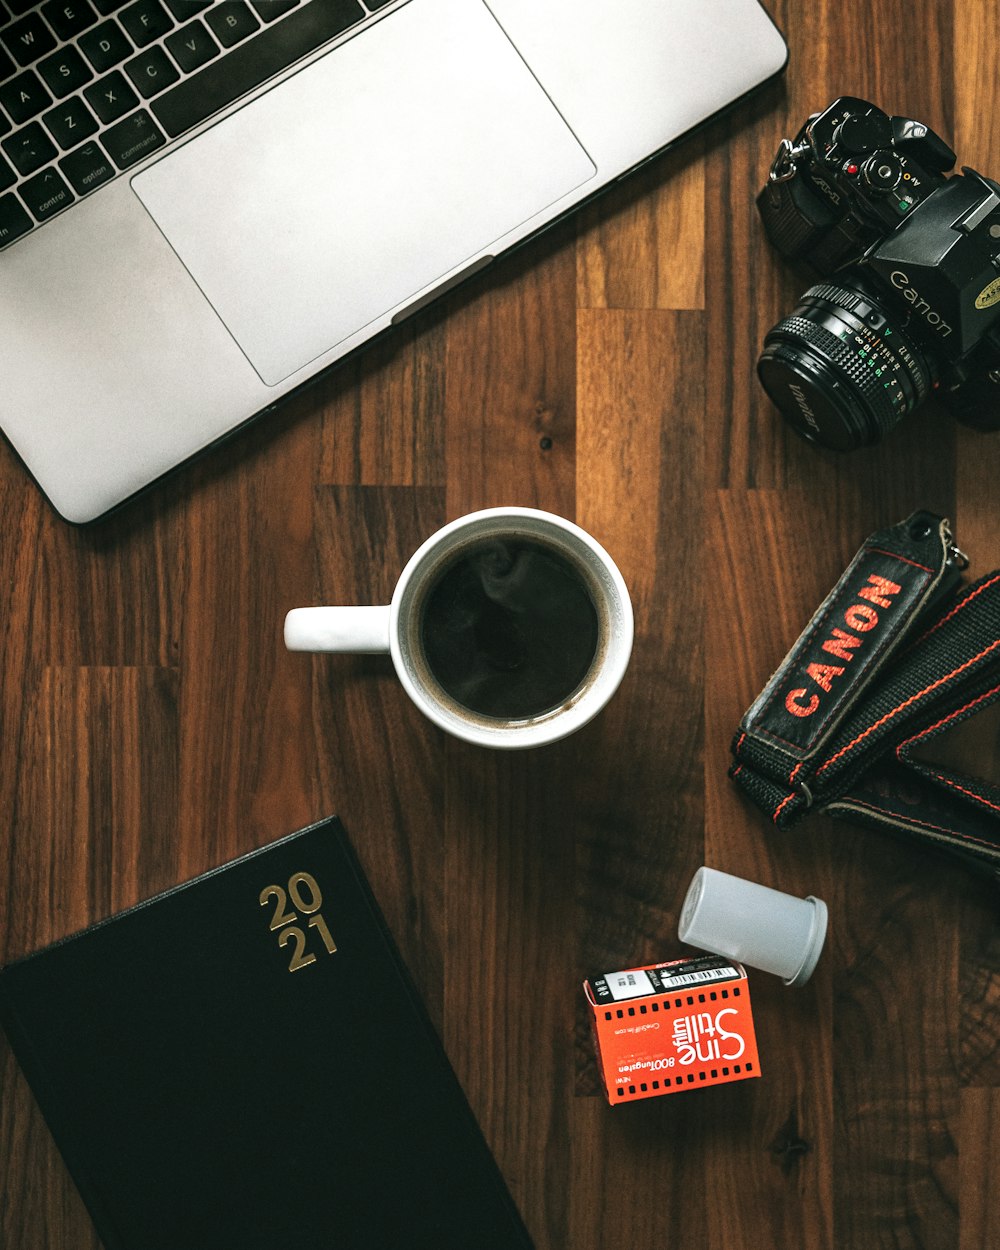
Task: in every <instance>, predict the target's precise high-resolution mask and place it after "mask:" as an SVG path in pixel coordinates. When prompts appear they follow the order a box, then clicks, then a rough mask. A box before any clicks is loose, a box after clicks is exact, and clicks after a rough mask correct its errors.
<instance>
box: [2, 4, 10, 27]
mask: <svg viewBox="0 0 1000 1250" xmlns="http://www.w3.org/2000/svg"><path fill="white" fill-rule="evenodd" d="M9 21H10V14H9V13H8V12H7V7H6V5H5V4H4V3H3V0H0V24H2V23H4V22H9Z"/></svg>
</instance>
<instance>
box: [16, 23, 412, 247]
mask: <svg viewBox="0 0 1000 1250" xmlns="http://www.w3.org/2000/svg"><path fill="white" fill-rule="evenodd" d="M390 3H392V0H364V3H363V4H362V3H360V2H359V0H132V2H131V3H127V2H126V0H43V2H42V3H38V2H37V0H0V248H3V247H5V246H6V245H7V244H9V243H13V242H14V241H15V240H16V239H19V238H21V237H22V235H25V234H27V233H28V231H29V230H32V229H33V228H35V227H36V226H38V225H40V224H41V223H42V222H45V221H48V220H49V218H50V217H54V216H55V215H56V214H57V213H59V212H61V211H62V210H63V209H65V208H68V207H69V206H70V205H71V204H73V203H74V202H75V201H76V200H78V199H79V198H80V197H82V196H84V195H87V194H88V193H89V192H91V191H94V190H96V189H97V188H98V187H100V186H103V184H104V183H106V182H108V181H109V180H110V179H112V178H114V177H116V176H117V175H118V174H119V173H121V172H122V171H124V170H127V169H129V168H130V167H131V166H132V165H135V164H137V163H138V162H139V161H141V160H142V159H143V158H144V157H146V156H147V155H148V154H149V153H150V152H153V151H155V150H156V149H157V148H160V147H163V146H164V145H165V144H166V143H167V142H169V141H170V140H171V139H175V138H177V136H178V135H182V134H184V133H185V132H186V131H188V130H190V129H191V128H192V127H193V126H196V125H198V123H199V122H202V121H204V120H205V119H206V118H208V117H211V116H212V114H213V113H216V112H218V111H219V110H220V109H222V108H225V107H226V106H227V105H229V104H232V103H233V102H234V101H236V100H238V99H239V98H240V96H242V95H245V94H246V93H247V92H248V91H252V90H253V89H254V88H255V87H259V86H260V85H261V84H262V83H264V82H266V81H267V80H268V79H269V78H271V77H273V76H274V75H275V74H277V73H279V72H280V71H281V70H284V69H287V68H288V66H290V65H292V64H294V62H295V61H297V60H299V59H300V58H301V57H303V56H306V55H307V54H308V53H310V52H312V51H314V50H315V49H316V48H318V47H320V46H321V45H322V44H324V43H326V42H327V41H328V40H330V39H332V38H334V37H335V36H336V35H339V34H342V33H343V32H344V31H345V30H348V29H349V28H350V27H352V26H355V25H357V24H358V23H360V22H363V21H364V20H365V19H366V18H368V17H369V16H370V15H371V14H373V13H375V12H376V11H377V10H378V9H381V8H384V7H385V6H386V5H387V4H390Z"/></svg>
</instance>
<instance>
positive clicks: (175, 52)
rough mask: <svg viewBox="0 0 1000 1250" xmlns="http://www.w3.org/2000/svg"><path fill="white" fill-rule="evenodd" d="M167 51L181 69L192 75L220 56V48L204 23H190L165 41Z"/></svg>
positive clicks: (168, 36)
mask: <svg viewBox="0 0 1000 1250" xmlns="http://www.w3.org/2000/svg"><path fill="white" fill-rule="evenodd" d="M163 42H164V44H165V45H166V48H167V51H168V52H169V53H170V55H171V56H172V57H173V58H174V60H175V61H176V62H177V64H178V65H179V66H180V67H181V69H182V70H183V71H184V72H185V73H186V74H190V73H191V72H192V70H196V69H201V67H202V66H203V65H204V64H205V63H206V62H208V61H210V60H211V59H212V57H213V56H218V55H219V46H218V44H217V43H216V42H215V40H214V39H213V38H212V36H211V35H210V34H209V33H208V30H207V28H206V27H205V25H204V23H203V22H189V23H188V24H187V26H182V27H181V28H180V30H175V31H174V33H173V34H172V35H167V37H166V39H165V40H164V41H163Z"/></svg>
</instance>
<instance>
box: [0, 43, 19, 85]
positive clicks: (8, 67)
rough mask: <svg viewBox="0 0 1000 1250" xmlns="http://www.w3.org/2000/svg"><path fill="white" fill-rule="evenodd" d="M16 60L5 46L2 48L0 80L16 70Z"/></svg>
mask: <svg viewBox="0 0 1000 1250" xmlns="http://www.w3.org/2000/svg"><path fill="white" fill-rule="evenodd" d="M16 68H17V67H16V66H15V64H14V62H13V61H12V60H11V59H10V57H9V56H8V55H7V53H6V52H4V50H3V48H0V82H3V80H4V79H5V78H9V77H10V76H11V74H13V73H14V72H15V70H16Z"/></svg>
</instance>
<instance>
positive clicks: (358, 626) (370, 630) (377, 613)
mask: <svg viewBox="0 0 1000 1250" xmlns="http://www.w3.org/2000/svg"><path fill="white" fill-rule="evenodd" d="M285 646H286V647H287V648H288V650H289V651H345V652H353V653H364V654H368V655H381V654H385V653H387V652H388V650H389V607H388V605H387V606H385V607H356V608H355V607H349V608H292V610H291V611H290V612H289V613H288V615H287V616H286V617H285Z"/></svg>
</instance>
